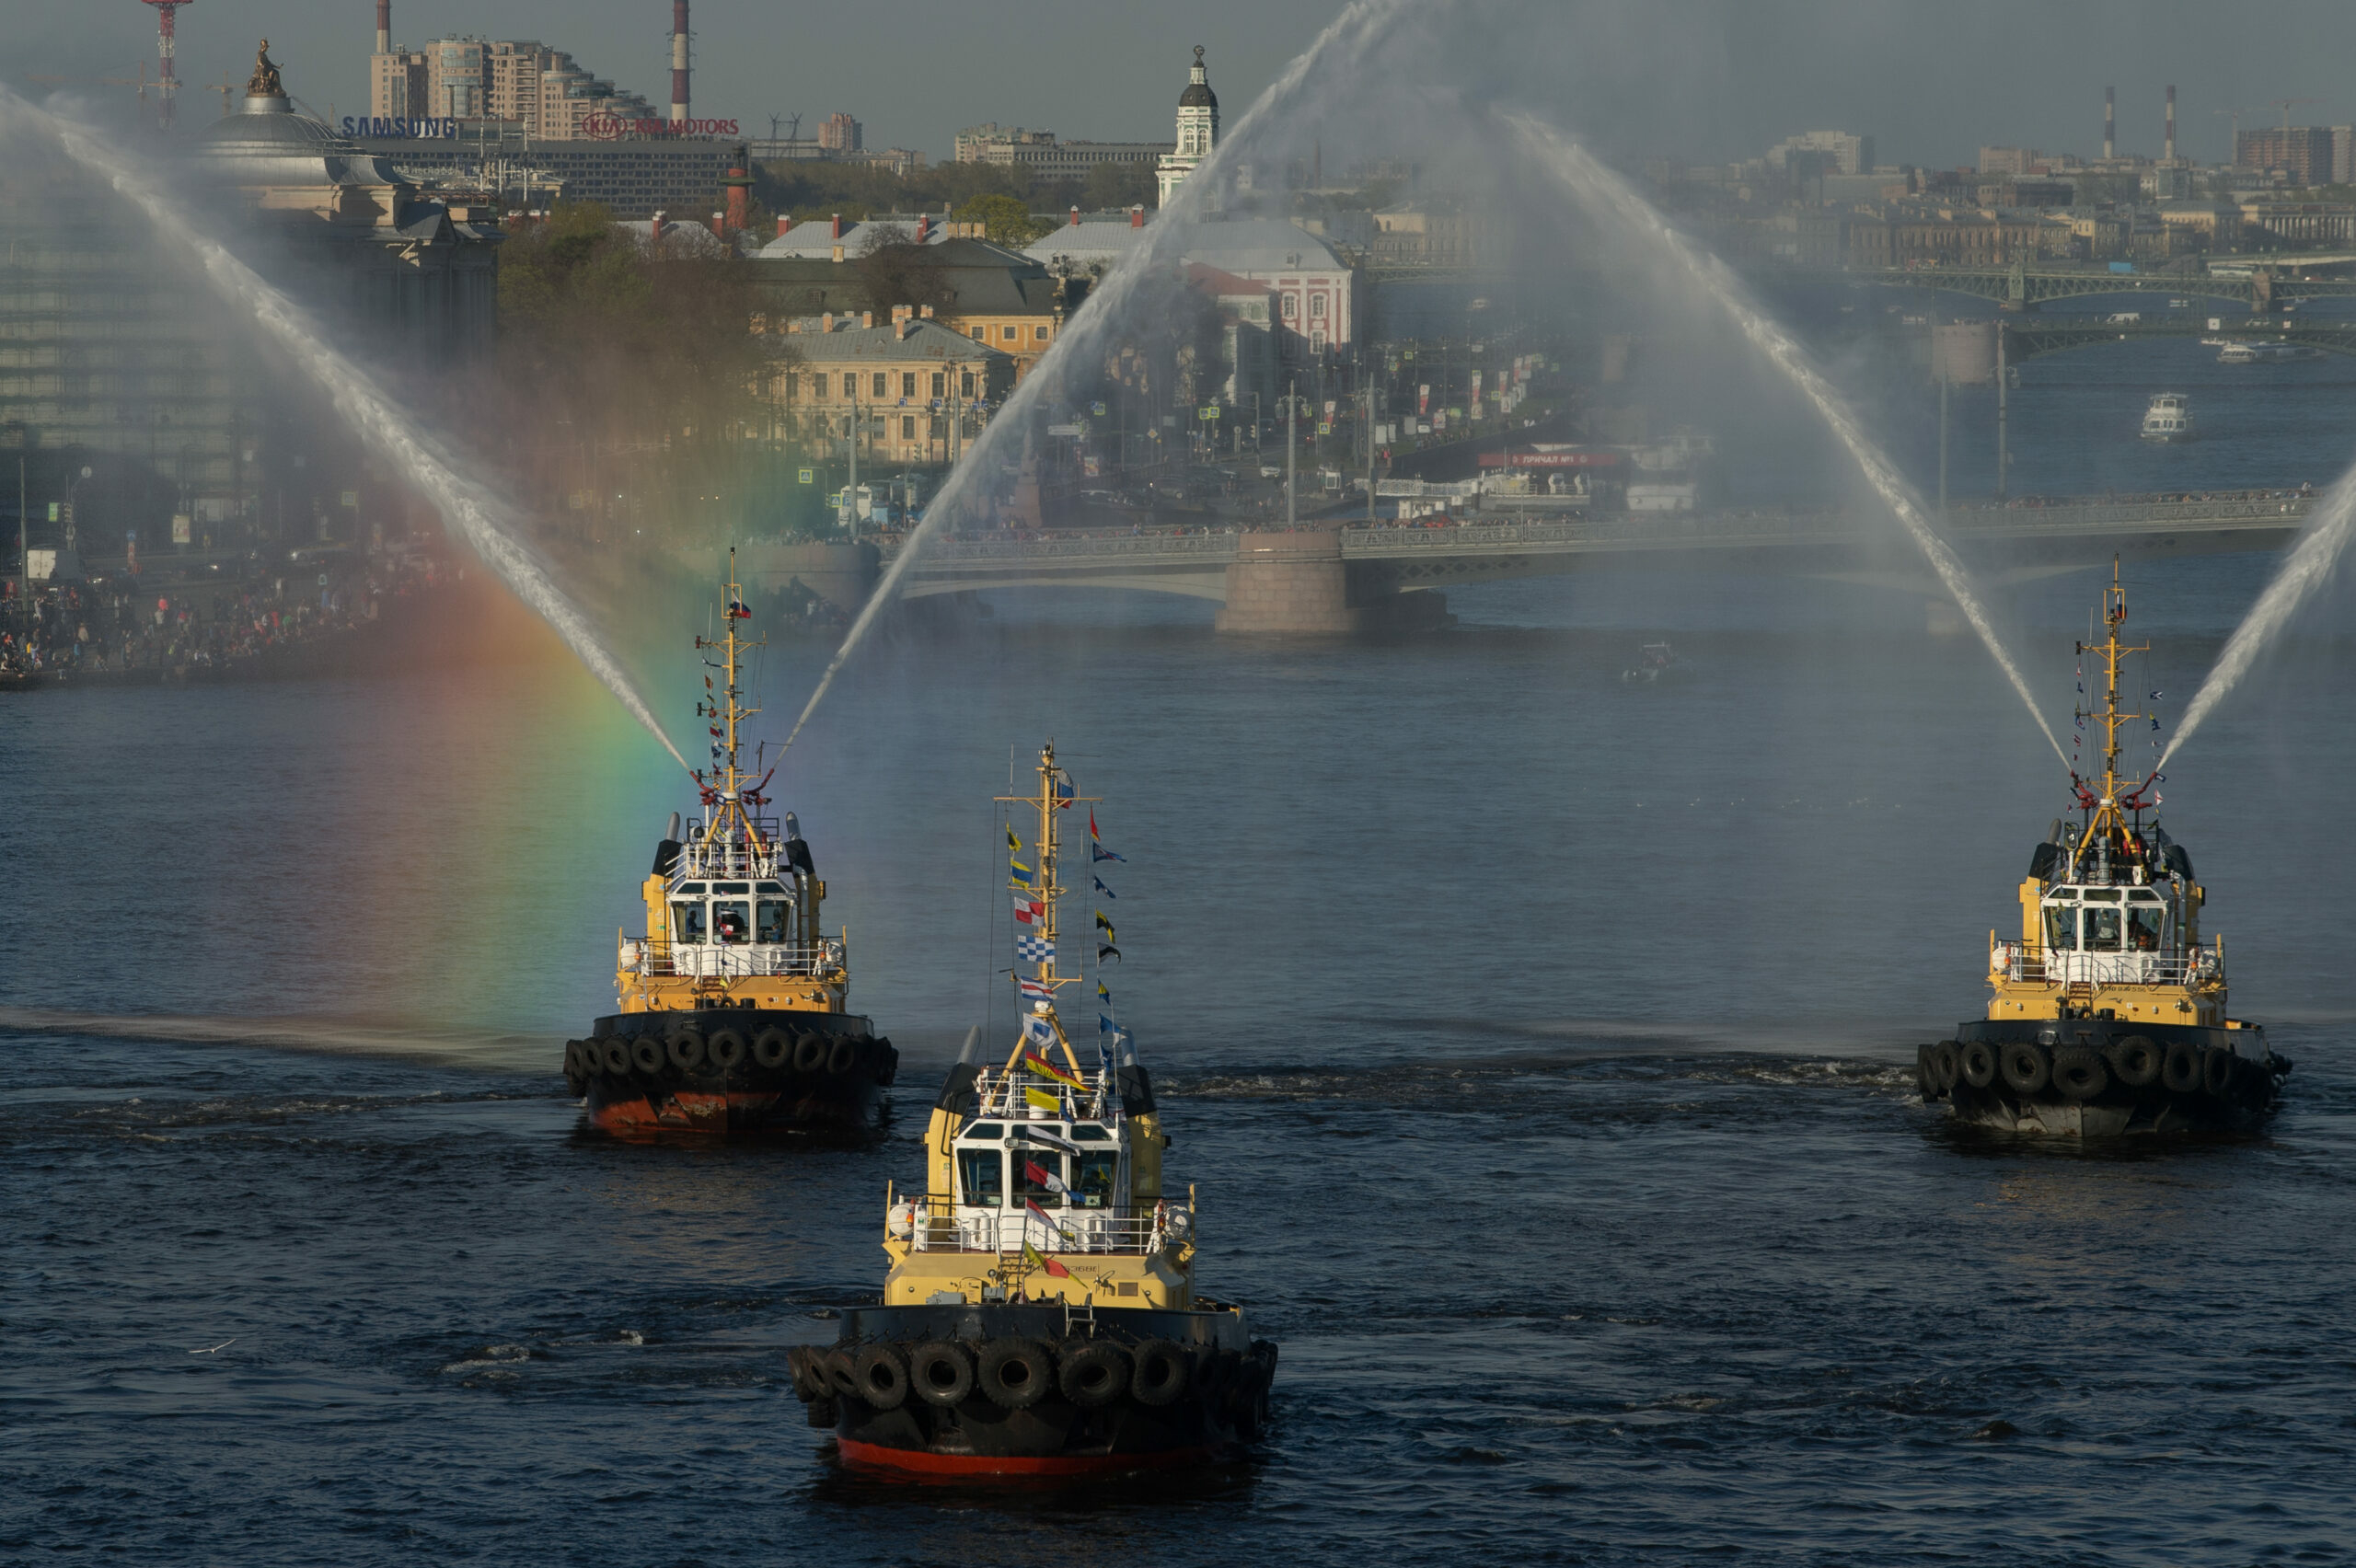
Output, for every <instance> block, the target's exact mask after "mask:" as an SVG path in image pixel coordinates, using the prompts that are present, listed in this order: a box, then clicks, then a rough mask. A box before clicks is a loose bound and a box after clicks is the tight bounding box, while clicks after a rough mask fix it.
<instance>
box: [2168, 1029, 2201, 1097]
mask: <svg viewBox="0 0 2356 1568" xmlns="http://www.w3.org/2000/svg"><path fill="white" fill-rule="evenodd" d="M2160 1087H2161V1088H2163V1089H2165V1090H2167V1091H2168V1092H2169V1093H2170V1094H2191V1093H2193V1092H2195V1091H2196V1090H2199V1089H2200V1049H2199V1047H2197V1046H2195V1045H2194V1044H2193V1043H2192V1042H2191V1041H2189V1040H2171V1041H2169V1042H2168V1048H2167V1054H2166V1055H2165V1056H2163V1057H2162V1058H2161V1059H2160Z"/></svg>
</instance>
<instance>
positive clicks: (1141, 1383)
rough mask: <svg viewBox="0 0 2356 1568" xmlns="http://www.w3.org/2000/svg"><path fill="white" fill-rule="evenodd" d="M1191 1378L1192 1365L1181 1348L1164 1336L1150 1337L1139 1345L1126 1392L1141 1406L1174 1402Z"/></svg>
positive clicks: (1192, 1373)
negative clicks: (1161, 1337)
mask: <svg viewBox="0 0 2356 1568" xmlns="http://www.w3.org/2000/svg"><path fill="white" fill-rule="evenodd" d="M1193 1380H1194V1366H1193V1364H1192V1362H1191V1361H1190V1360H1189V1358H1188V1356H1187V1355H1186V1353H1185V1352H1184V1350H1182V1349H1180V1348H1179V1347H1178V1346H1177V1345H1175V1344H1172V1343H1171V1342H1170V1341H1168V1340H1166V1339H1149V1340H1147V1341H1146V1342H1145V1343H1142V1344H1140V1345H1138V1349H1137V1355H1136V1358H1135V1369H1134V1370H1133V1371H1132V1372H1131V1373H1130V1374H1129V1395H1130V1397H1131V1398H1133V1399H1135V1400H1136V1401H1138V1403H1139V1404H1141V1405H1152V1406H1155V1407H1157V1408H1158V1407H1160V1406H1162V1405H1168V1404H1175V1403H1176V1402H1177V1401H1178V1400H1179V1399H1180V1398H1181V1397H1182V1396H1183V1395H1184V1393H1185V1392H1186V1387H1187V1385H1188V1384H1189V1383H1191V1382H1192V1381H1193Z"/></svg>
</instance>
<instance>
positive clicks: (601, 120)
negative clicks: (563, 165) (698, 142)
mask: <svg viewBox="0 0 2356 1568" xmlns="http://www.w3.org/2000/svg"><path fill="white" fill-rule="evenodd" d="M581 133H582V134H583V136H587V137H591V138H593V139H595V140H596V141H600V142H618V141H619V140H621V138H623V137H624V136H734V135H739V134H741V133H740V132H739V131H738V130H737V129H736V121H733V120H652V119H649V120H623V119H621V118H619V117H618V116H616V115H611V114H593V115H591V116H590V117H589V118H588V119H586V120H584V121H582V122H581Z"/></svg>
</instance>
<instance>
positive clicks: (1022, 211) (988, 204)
mask: <svg viewBox="0 0 2356 1568" xmlns="http://www.w3.org/2000/svg"><path fill="white" fill-rule="evenodd" d="M955 215H956V218H957V221H958V222H959V223H963V224H979V225H982V233H983V234H984V235H985V236H987V238H988V239H989V240H990V241H991V242H992V243H993V244H997V245H1006V246H1012V247H1014V248H1018V249H1019V248H1022V247H1023V246H1025V245H1028V244H1030V243H1031V242H1032V241H1033V240H1034V239H1036V238H1038V237H1039V236H1040V235H1041V233H1043V232H1044V231H1043V230H1042V229H1041V228H1040V227H1039V225H1036V224H1034V223H1033V222H1032V221H1031V210H1030V208H1029V207H1027V206H1025V205H1024V204H1023V203H1022V202H1019V201H1017V200H1016V199H1015V198H1013V197H1011V196H976V197H975V198H973V199H972V200H971V201H969V202H965V203H964V205H963V206H961V207H959V208H958V209H957V212H956V214H955Z"/></svg>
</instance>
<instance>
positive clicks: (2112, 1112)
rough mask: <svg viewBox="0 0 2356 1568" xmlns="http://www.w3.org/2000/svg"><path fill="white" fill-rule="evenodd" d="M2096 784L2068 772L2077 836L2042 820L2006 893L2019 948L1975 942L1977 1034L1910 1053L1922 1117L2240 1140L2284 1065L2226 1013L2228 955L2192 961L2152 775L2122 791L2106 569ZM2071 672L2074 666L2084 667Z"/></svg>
mask: <svg viewBox="0 0 2356 1568" xmlns="http://www.w3.org/2000/svg"><path fill="white" fill-rule="evenodd" d="M2102 615H2103V622H2104V626H2105V628H2107V636H2106V638H2105V640H2103V641H2101V642H2097V643H2085V642H2082V643H2079V644H2078V647H2077V651H2078V653H2079V656H2080V658H2081V660H2083V659H2084V658H2085V656H2086V655H2089V654H2091V655H2093V656H2095V657H2096V659H2098V660H2099V661H2100V667H2099V669H2098V671H2097V673H2096V678H2097V679H2098V680H2099V681H2100V683H2101V699H2100V702H2099V705H2098V706H2096V707H2094V708H2093V709H2091V710H2090V711H2084V712H2081V713H2080V714H2079V715H2078V719H2079V721H2080V723H2081V726H2083V725H2084V724H2085V722H2087V721H2093V722H2094V723H2096V724H2098V725H2100V726H2101V729H2102V746H2103V764H2102V777H2101V778H2100V779H2099V780H2098V781H2097V780H2092V779H2085V778H2079V777H2078V776H2077V774H2076V773H2075V772H2073V773H2072V775H2071V779H2070V781H2071V785H2072V788H2073V790H2074V791H2075V792H2076V795H2077V808H2078V812H2079V814H2080V821H2079V822H2078V823H2077V824H2074V825H2068V824H2064V823H2063V821H2062V820H2061V819H2059V818H2056V819H2055V821H2054V823H2053V825H2052V827H2051V828H2050V829H2049V830H2048V831H2047V834H2046V836H2045V841H2044V842H2043V843H2041V844H2039V845H2038V847H2037V851H2036V853H2035V855H2034V856H2032V857H2031V859H2030V862H2029V872H2028V875H2027V878H2025V879H2024V880H2023V881H2022V882H2021V884H2020V911H2021V934H2020V936H2019V938H2018V939H2017V940H2012V939H2007V938H2003V937H1999V936H1998V935H1997V934H1996V933H1995V932H1990V933H1989V954H1988V984H1989V987H1990V990H1991V992H1992V995H1991V997H1990V998H1989V1003H1988V1016H1987V1017H1986V1018H1985V1019H1979V1020H1972V1021H1970V1022H1969V1023H1966V1024H1963V1025H1962V1026H1961V1027H1960V1028H1958V1031H1957V1032H1956V1038H1954V1039H1953V1040H1949V1041H1945V1042H1942V1043H1939V1044H1936V1045H1925V1046H1923V1047H1922V1048H1921V1050H1920V1051H1919V1052H1918V1053H1917V1057H1916V1062H1915V1077H1916V1080H1917V1082H1918V1084H1919V1085H1920V1087H1921V1089H1922V1091H1923V1101H1924V1102H1925V1103H1928V1102H1931V1101H1938V1100H1942V1099H1944V1100H1945V1101H1946V1102H1947V1106H1948V1110H1949V1112H1950V1113H1951V1114H1953V1115H1954V1116H1955V1117H1957V1118H1958V1119H1959V1120H1962V1121H1967V1122H1974V1123H1978V1124H1982V1125H1986V1126H1992V1127H2000V1128H2004V1129H2005V1130H2008V1131H2016V1132H2027V1133H2059V1134H2064V1135H2074V1136H2108V1135H2113V1134H2119V1133H2153V1132H2171V1131H2177V1130H2191V1129H2196V1128H2201V1129H2212V1130H2223V1129H2233V1128H2239V1127H2246V1126H2249V1125H2251V1124H2255V1123H2256V1122H2258V1120H2260V1119H2262V1118H2263V1117H2264V1116H2265V1115H2266V1114H2267V1113H2269V1112H2270V1111H2271V1110H2272V1109H2273V1108H2274V1104H2275V1101H2276V1100H2277V1099H2278V1098H2279V1096H2280V1093H2281V1082H2282V1078H2283V1077H2284V1075H2286V1074H2287V1073H2289V1072H2290V1070H2291V1064H2290V1062H2289V1061H2287V1060H2286V1059H2284V1058H2283V1057H2281V1056H2278V1055H2274V1054H2273V1052H2272V1051H2271V1050H2269V1048H2268V1046H2267V1043H2266V1032H2265V1031H2264V1030H2263V1029H2261V1028H2259V1027H2258V1025H2256V1024H2253V1023H2246V1022H2243V1021H2241V1020H2236V1019H2233V1018H2229V1017H2227V1016H2226V1012H2225V945H2224V940H2223V938H2222V937H2220V938H2216V939H2214V940H2211V941H2210V942H2208V943H2207V944H2205V945H2204V944H2203V942H2202V940H2201V935H2200V911H2201V908H2202V906H2203V905H2204V904H2205V903H2206V894H2204V892H2203V890H2202V889H2201V886H2200V883H2199V882H2196V881H2195V880H2194V878H2193V872H2192V859H2191V857H2190V856H2189V855H2188V854H2187V853H2186V852H2185V849H2184V847H2183V846H2182V845H2180V844H2178V843H2177V842H2176V841H2175V840H2173V839H2171V838H2170V837H2169V836H2167V834H2166V833H2165V832H2164V831H2162V830H2161V828H2160V825H2159V823H2158V821H2157V819H2156V818H2154V820H2153V821H2151V822H2150V823H2149V824H2146V822H2145V820H2144V815H2145V813H2147V812H2151V811H2153V810H2154V808H2156V807H2157V806H2158V805H2159V803H2160V797H2159V796H2158V795H2156V794H2154V793H2152V790H2153V788H2154V785H2156V784H2157V783H2159V782H2160V776H2159V775H2158V774H2157V773H2154V774H2153V775H2152V776H2151V777H2150V778H2145V779H2144V780H2143V781H2142V783H2140V784H2138V783H2132V782H2131V781H2130V780H2128V779H2125V778H2120V777H2119V729H2120V727H2121V726H2122V725H2124V724H2127V723H2129V722H2131V721H2135V720H2140V719H2143V718H2145V717H2147V716H2146V715H2144V714H2142V713H2131V712H2126V711H2123V710H2122V709H2120V708H2119V661H2120V660H2121V659H2122V658H2124V657H2125V656H2126V655H2127V654H2130V653H2142V652H2145V651H2148V649H2147V648H2146V647H2144V646H2134V647H2130V646H2126V645H2123V644H2121V643H2120V641H2119V627H2120V626H2121V625H2122V624H2123V623H2124V622H2125V621H2126V619H2127V594H2126V591H2125V590H2124V589H2123V588H2121V587H2120V585H2119V571H2118V567H2117V564H2116V563H2115V562H2114V563H2113V565H2112V569H2111V582H2110V585H2109V586H2108V587H2107V588H2106V589H2104V591H2103V602H2102ZM2080 667H2081V670H2082V671H2083V669H2084V667H2085V666H2084V664H2083V663H2082V664H2081V666H2080Z"/></svg>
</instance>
